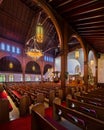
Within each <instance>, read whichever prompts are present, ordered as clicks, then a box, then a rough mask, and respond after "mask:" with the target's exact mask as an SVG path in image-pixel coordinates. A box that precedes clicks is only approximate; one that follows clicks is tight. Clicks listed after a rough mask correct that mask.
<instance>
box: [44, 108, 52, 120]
mask: <svg viewBox="0 0 104 130" xmlns="http://www.w3.org/2000/svg"><path fill="white" fill-rule="evenodd" d="M45 116H47V117H50V118H52V107H49V108H46V109H45Z"/></svg>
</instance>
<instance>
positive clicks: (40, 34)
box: [36, 23, 44, 43]
mask: <svg viewBox="0 0 104 130" xmlns="http://www.w3.org/2000/svg"><path fill="white" fill-rule="evenodd" d="M43 38H44V33H43V26H42V24H40V23H39V24H37V26H36V41H37V42H38V43H42V42H43Z"/></svg>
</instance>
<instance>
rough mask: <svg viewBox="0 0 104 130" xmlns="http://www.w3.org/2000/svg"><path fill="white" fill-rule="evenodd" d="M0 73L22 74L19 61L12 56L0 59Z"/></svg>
mask: <svg viewBox="0 0 104 130" xmlns="http://www.w3.org/2000/svg"><path fill="white" fill-rule="evenodd" d="M0 71H3V72H4V71H5V72H15V73H22V67H21V63H20V61H19V60H17V59H16V58H14V57H12V56H5V57H2V58H1V59H0Z"/></svg>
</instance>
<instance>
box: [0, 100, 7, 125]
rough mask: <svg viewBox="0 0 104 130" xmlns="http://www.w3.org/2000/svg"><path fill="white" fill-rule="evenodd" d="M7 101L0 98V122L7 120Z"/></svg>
mask: <svg viewBox="0 0 104 130" xmlns="http://www.w3.org/2000/svg"><path fill="white" fill-rule="evenodd" d="M8 106H9V101H8V99H0V123H3V122H7V121H9V107H8Z"/></svg>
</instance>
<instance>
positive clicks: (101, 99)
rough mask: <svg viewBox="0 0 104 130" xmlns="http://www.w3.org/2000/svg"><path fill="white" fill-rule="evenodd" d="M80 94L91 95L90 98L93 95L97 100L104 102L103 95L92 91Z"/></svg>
mask: <svg viewBox="0 0 104 130" xmlns="http://www.w3.org/2000/svg"><path fill="white" fill-rule="evenodd" d="M82 96H85V97H91V98H92V97H93V98H95V99H96V100H98V101H102V102H104V95H100V94H94V93H87V94H82Z"/></svg>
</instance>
